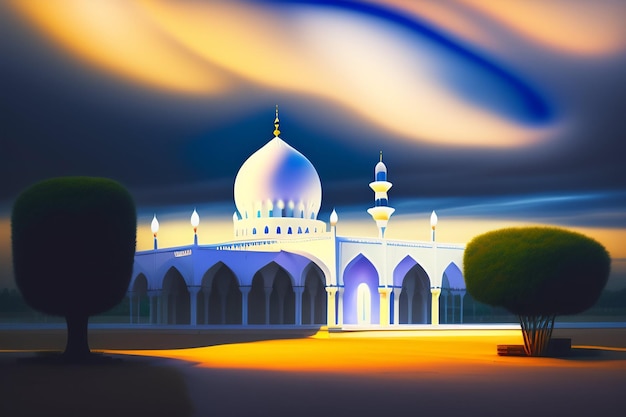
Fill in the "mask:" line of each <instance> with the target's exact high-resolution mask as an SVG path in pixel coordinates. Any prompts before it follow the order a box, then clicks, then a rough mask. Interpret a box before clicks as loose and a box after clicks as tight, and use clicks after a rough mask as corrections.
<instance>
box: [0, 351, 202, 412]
mask: <svg viewBox="0 0 626 417" xmlns="http://www.w3.org/2000/svg"><path fill="white" fill-rule="evenodd" d="M49 355H54V354H49V353H48V354H45V356H42V355H41V354H39V355H38V356H37V355H35V354H32V353H30V354H23V355H19V356H18V355H16V354H9V353H0V416H16V417H17V416H24V417H30V416H68V417H73V416H80V417H84V416H91V417H111V416H133V417H137V416H143V415H149V416H153V417H161V416H163V417H165V416H168V417H169V416H182V417H184V416H190V415H191V414H192V411H193V409H192V404H191V400H190V398H189V394H188V392H187V386H186V384H185V380H184V378H183V375H182V374H181V373H180V371H179V370H177V368H176V367H173V366H168V365H167V364H166V363H165V362H167V361H164V360H157V359H154V358H141V357H132V356H124V357H123V358H120V357H117V356H114V357H112V359H111V360H106V361H95V362H94V363H89V364H84V363H83V364H80V365H71V364H67V363H61V362H60V361H58V360H54V359H52V360H51V358H50V357H46V356H49ZM190 365H191V364H190Z"/></svg>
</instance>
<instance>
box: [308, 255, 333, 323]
mask: <svg viewBox="0 0 626 417" xmlns="http://www.w3.org/2000/svg"><path fill="white" fill-rule="evenodd" d="M303 273H304V291H303V293H302V324H323V323H326V304H327V300H326V289H325V286H324V282H325V279H324V272H323V271H322V270H321V269H320V267H319V266H317V265H316V264H315V263H314V262H310V263H309V264H308V265H307V266H306V267H305V268H304V271H303Z"/></svg>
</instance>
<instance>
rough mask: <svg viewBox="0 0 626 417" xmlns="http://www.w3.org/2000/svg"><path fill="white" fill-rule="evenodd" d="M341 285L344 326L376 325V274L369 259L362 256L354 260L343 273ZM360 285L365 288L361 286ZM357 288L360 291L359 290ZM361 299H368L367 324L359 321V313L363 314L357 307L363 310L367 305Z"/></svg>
mask: <svg viewBox="0 0 626 417" xmlns="http://www.w3.org/2000/svg"><path fill="white" fill-rule="evenodd" d="M343 283H344V294H343V322H344V323H345V324H378V323H379V322H380V314H379V306H380V300H379V297H378V272H377V271H376V268H375V267H374V265H373V264H372V263H371V262H370V261H369V259H367V258H366V257H365V256H363V255H358V256H357V257H356V258H354V259H353V260H352V261H351V262H350V263H349V264H348V266H347V267H346V269H345V271H344V273H343ZM361 284H364V285H365V286H361ZM359 288H362V289H361V290H359ZM365 288H367V291H365ZM367 294H369V296H368V295H367ZM359 295H361V298H359ZM363 297H367V298H369V307H370V308H369V320H368V321H367V322H365V321H364V320H362V319H359V313H362V312H363V311H361V310H359V306H362V307H363V308H365V307H364V306H367V305H368V302H367V300H366V299H365V298H363ZM359 303H361V304H359Z"/></svg>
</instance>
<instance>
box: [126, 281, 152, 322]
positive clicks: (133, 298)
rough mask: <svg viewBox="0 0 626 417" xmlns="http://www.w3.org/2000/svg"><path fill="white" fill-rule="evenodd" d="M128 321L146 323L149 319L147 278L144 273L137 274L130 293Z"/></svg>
mask: <svg viewBox="0 0 626 417" xmlns="http://www.w3.org/2000/svg"><path fill="white" fill-rule="evenodd" d="M129 298H130V305H129V313H130V322H131V323H148V321H149V319H150V298H149V297H148V280H147V279H146V276H145V275H144V274H139V275H137V278H135V282H134V283H133V288H132V291H131V293H130V296H129Z"/></svg>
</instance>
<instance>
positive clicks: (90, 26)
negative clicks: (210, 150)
mask: <svg viewBox="0 0 626 417" xmlns="http://www.w3.org/2000/svg"><path fill="white" fill-rule="evenodd" d="M10 5H11V6H12V7H13V10H14V11H15V12H16V13H17V14H18V15H19V16H21V17H22V18H24V19H26V20H27V21H29V22H31V23H32V24H33V25H34V26H35V27H36V28H37V29H38V30H39V31H41V32H43V33H44V34H45V35H46V36H48V37H49V38H50V40H52V41H53V42H54V43H56V44H57V45H58V46H60V47H61V48H63V49H64V50H65V51H67V52H69V53H70V54H71V55H73V56H75V57H77V58H79V59H81V60H83V61H84V62H86V63H88V64H89V65H91V66H93V67H96V68H99V69H101V70H103V71H104V72H111V73H113V74H115V75H117V76H120V77H122V78H125V79H128V80H131V81H134V82H137V83H139V84H143V85H146V86H150V87H155V88H159V89H165V90H170V91H174V92H179V93H187V94H196V93H217V92H221V91H223V90H225V88H226V87H228V85H229V82H228V78H227V77H226V76H225V75H224V74H223V73H221V72H220V71H218V70H216V69H214V68H211V67H210V66H208V65H206V63H205V62H203V61H202V60H201V59H198V57H196V56H194V55H193V54H190V53H189V52H187V51H186V50H185V48H181V47H180V46H179V45H177V44H176V43H175V42H172V40H171V39H169V36H167V35H165V34H163V32H162V31H161V30H160V29H159V28H158V26H156V25H155V24H154V23H153V22H152V21H151V20H150V19H149V17H147V16H146V14H145V13H144V11H143V10H142V7H141V6H140V4H137V3H135V2H128V1H120V0H90V1H82V0H62V1H61V0H60V1H53V2H52V1H46V0H41V1H38V0H27V1H12V2H11V3H10Z"/></svg>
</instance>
